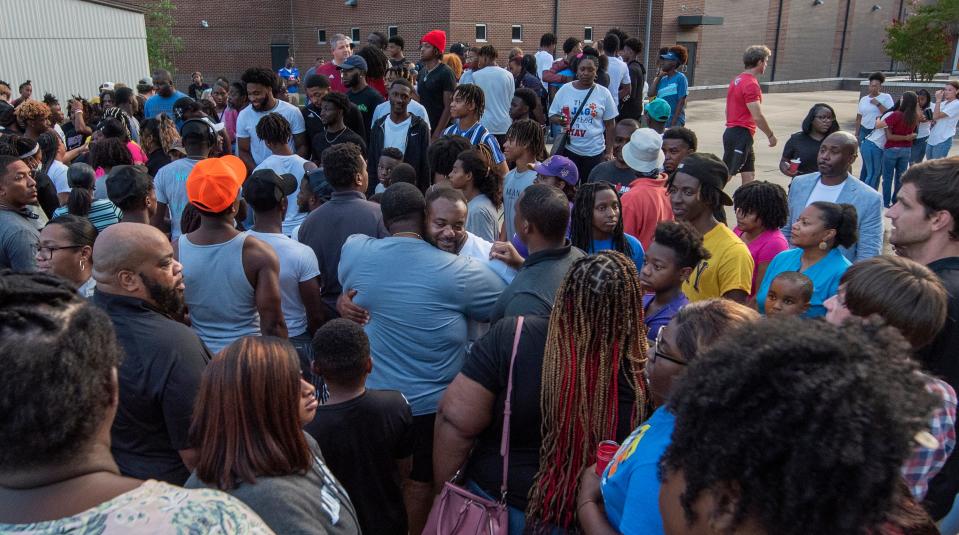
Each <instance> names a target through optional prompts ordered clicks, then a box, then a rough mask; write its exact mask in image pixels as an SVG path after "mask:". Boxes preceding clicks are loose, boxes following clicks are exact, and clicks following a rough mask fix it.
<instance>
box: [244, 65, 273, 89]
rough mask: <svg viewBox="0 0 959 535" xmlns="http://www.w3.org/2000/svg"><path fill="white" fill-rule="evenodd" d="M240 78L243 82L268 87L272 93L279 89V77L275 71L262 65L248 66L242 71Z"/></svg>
mask: <svg viewBox="0 0 959 535" xmlns="http://www.w3.org/2000/svg"><path fill="white" fill-rule="evenodd" d="M240 80H241V81H242V82H243V83H244V84H259V85H262V86H265V87H269V88H270V89H271V90H272V91H273V93H274V94H276V92H277V91H279V89H280V79H279V77H278V76H277V75H276V73H275V72H273V71H271V70H270V69H264V68H263V67H250V68H249V69H247V70H246V71H244V72H243V76H241V77H240Z"/></svg>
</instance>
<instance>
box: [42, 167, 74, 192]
mask: <svg viewBox="0 0 959 535" xmlns="http://www.w3.org/2000/svg"><path fill="white" fill-rule="evenodd" d="M67 169H68V167H67V166H66V165H64V164H63V162H61V161H60V160H53V163H52V164H50V169H48V170H47V176H49V177H50V181H51V182H53V185H54V186H56V188H57V193H70V183H69V182H68V181H67Z"/></svg>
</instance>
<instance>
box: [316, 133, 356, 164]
mask: <svg viewBox="0 0 959 535" xmlns="http://www.w3.org/2000/svg"><path fill="white" fill-rule="evenodd" d="M340 143H356V146H358V147H359V148H360V150H361V151H363V154H364V155H365V154H366V141H364V140H363V138H362V137H360V135H359V134H357V133H356V132H354V131H352V130H350V129H349V128H345V129H343V130H341V131H339V132H337V133H336V134H332V133H328V132H327V131H326V129H322V130H320V131H319V132H317V133H316V134H314V135H313V138H312V139H311V140H310V147H312V149H313V161H314V162H316V165H323V151H324V150H326V149H327V148H328V147H332V146H333V145H339V144H340Z"/></svg>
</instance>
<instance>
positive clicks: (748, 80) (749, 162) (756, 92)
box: [723, 45, 776, 184]
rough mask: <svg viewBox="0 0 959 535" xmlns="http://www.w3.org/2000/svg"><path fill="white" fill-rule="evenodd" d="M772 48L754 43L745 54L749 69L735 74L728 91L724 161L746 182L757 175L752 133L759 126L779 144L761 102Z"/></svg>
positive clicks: (773, 143)
mask: <svg viewBox="0 0 959 535" xmlns="http://www.w3.org/2000/svg"><path fill="white" fill-rule="evenodd" d="M771 55H772V52H770V51H769V48H767V47H766V46H764V45H753V46H751V47H749V48H747V49H746V53H745V54H743V65H744V66H745V68H746V70H745V71H743V72H742V73H741V74H739V75H737V76H736V77H735V78H733V81H732V82H730V83H729V90H728V91H727V92H726V131H725V132H723V162H724V163H725V164H726V167H728V168H729V176H730V177H732V176H733V175H735V174H736V173H742V176H743V184H746V183H747V182H752V180H753V178H755V170H756V156H755V154H754V153H753V136H754V135H755V134H756V128H757V127H758V128H759V129H760V130H762V131H763V133H764V134H766V137H768V138H769V146H770V147H775V146H776V136H775V134H773V131H772V129H771V128H769V124H768V123H767V122H766V117H765V116H763V111H762V107H761V106H760V103H761V102H762V100H763V93H762V90H761V89H760V88H759V80H758V77H759V76H762V74H763V73H764V72H766V65H767V64H768V63H769V58H770V56H771Z"/></svg>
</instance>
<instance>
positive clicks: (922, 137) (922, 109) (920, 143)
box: [909, 89, 932, 165]
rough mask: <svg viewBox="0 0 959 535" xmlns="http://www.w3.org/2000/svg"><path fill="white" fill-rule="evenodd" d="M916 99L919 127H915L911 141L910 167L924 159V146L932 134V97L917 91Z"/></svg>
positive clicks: (923, 91) (922, 91) (923, 90)
mask: <svg viewBox="0 0 959 535" xmlns="http://www.w3.org/2000/svg"><path fill="white" fill-rule="evenodd" d="M916 98H917V99H918V100H919V126H917V127H916V139H914V140H912V158H911V159H910V160H909V162H910V165H912V164H914V163H919V162H921V161H922V160H924V159H925V158H926V145H927V144H928V142H929V134H930V133H931V132H932V95H930V94H929V91H927V90H926V89H919V90H917V91H916Z"/></svg>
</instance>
